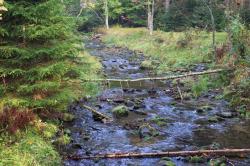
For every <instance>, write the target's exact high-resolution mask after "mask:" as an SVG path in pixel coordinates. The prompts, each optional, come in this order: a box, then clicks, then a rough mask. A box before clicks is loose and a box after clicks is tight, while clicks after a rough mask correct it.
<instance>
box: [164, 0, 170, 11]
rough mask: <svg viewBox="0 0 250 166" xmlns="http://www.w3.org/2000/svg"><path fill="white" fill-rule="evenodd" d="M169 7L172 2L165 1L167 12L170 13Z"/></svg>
mask: <svg viewBox="0 0 250 166" xmlns="http://www.w3.org/2000/svg"><path fill="white" fill-rule="evenodd" d="M169 6H170V0H165V9H166V11H168V9H169Z"/></svg>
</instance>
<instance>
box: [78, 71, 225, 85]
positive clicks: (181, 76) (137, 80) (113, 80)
mask: <svg viewBox="0 0 250 166" xmlns="http://www.w3.org/2000/svg"><path fill="white" fill-rule="evenodd" d="M223 71H227V70H226V69H216V70H207V71H202V72H190V73H186V74H180V75H174V76H165V77H148V78H137V79H88V80H86V79H84V80H82V81H85V82H87V81H88V82H98V81H105V82H110V81H111V82H139V81H147V80H171V79H178V78H184V77H190V76H198V75H205V74H213V73H219V72H223Z"/></svg>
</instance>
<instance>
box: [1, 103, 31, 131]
mask: <svg viewBox="0 0 250 166" xmlns="http://www.w3.org/2000/svg"><path fill="white" fill-rule="evenodd" d="M34 119H35V114H34V113H33V112H32V111H29V110H23V111H21V110H17V109H14V108H12V109H5V110H3V111H2V112H0V129H4V130H6V131H8V132H9V133H12V134H14V133H16V131H17V130H19V129H23V128H24V127H25V126H27V125H28V124H29V123H30V122H32V121H33V120H34Z"/></svg>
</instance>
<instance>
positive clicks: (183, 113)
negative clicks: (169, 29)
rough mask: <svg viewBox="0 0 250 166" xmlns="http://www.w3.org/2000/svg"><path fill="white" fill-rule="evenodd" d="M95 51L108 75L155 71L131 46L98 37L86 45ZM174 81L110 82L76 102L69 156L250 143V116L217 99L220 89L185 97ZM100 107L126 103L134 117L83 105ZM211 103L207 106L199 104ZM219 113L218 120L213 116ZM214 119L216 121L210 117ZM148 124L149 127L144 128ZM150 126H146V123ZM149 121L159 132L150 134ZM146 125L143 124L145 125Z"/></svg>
mask: <svg viewBox="0 0 250 166" xmlns="http://www.w3.org/2000/svg"><path fill="white" fill-rule="evenodd" d="M86 47H87V48H88V50H89V52H90V53H91V55H92V56H96V57H98V58H99V59H100V61H101V62H102V64H103V70H104V73H105V75H106V76H107V77H108V78H123V79H124V78H141V77H148V76H152V75H154V72H153V71H150V70H141V69H140V64H141V62H142V61H143V60H144V56H143V55H142V53H138V52H133V51H130V50H128V49H126V48H120V47H107V46H105V45H104V44H102V43H101V42H100V41H99V40H98V39H94V40H91V41H89V42H88V43H87V44H86ZM173 89H174V87H173V86H172V84H171V82H169V81H144V82H135V83H119V82H110V83H109V86H104V88H103V91H102V92H101V93H100V94H99V95H98V96H97V97H95V98H92V99H88V100H86V99H85V100H82V101H79V104H75V105H73V106H72V107H71V111H73V112H74V114H75V115H76V117H77V118H76V120H74V121H73V122H71V123H69V124H67V125H68V128H69V129H70V130H71V137H72V143H71V144H70V145H68V146H67V147H65V150H64V153H65V154H64V155H76V156H87V155H95V154H103V153H114V152H162V151H179V150H199V149H213V148H220V149H223V148H250V121H247V120H242V119H239V118H237V116H235V115H236V113H234V112H230V110H228V107H227V103H226V102H225V101H223V100H217V99H216V98H215V96H216V95H218V94H217V93H216V92H210V93H209V94H208V95H205V96H203V97H200V98H199V99H196V100H194V99H189V100H185V101H183V102H181V101H180V100H176V99H175V98H174V97H173V92H172V91H173ZM81 103H84V104H86V105H89V106H91V107H92V108H95V109H96V110H98V111H99V112H102V113H104V114H106V115H109V116H110V117H112V112H111V110H112V108H114V107H116V106H119V105H126V106H127V107H128V108H129V110H130V111H129V115H128V117H124V118H115V117H114V122H111V123H106V124H105V123H102V122H100V121H96V120H94V118H93V116H92V113H90V112H89V111H88V110H85V109H83V108H81V106H80V104H81ZM202 106H206V107H207V108H208V109H207V110H206V111H199V109H198V108H200V107H202ZM213 117H217V118H218V117H219V121H218V122H213V120H211V119H212V118H213ZM209 119H210V120H209ZM142 126H144V127H142ZM145 126H146V127H145ZM148 126H150V128H153V129H154V130H155V132H156V133H157V134H154V135H153V136H150V137H148V134H149V133H148V130H149V129H148V128H149V127H148ZM142 128H143V129H142ZM171 160H172V161H173V162H174V163H175V164H176V165H208V164H207V162H204V163H199V164H197V163H196V164H194V163H190V162H187V161H186V160H185V159H184V158H180V157H176V158H171ZM230 161H231V162H232V163H234V165H250V160H249V158H244V159H237V158H232V159H230ZM64 164H65V165H66V166H74V165H76V166H78V165H79V166H81V165H82V166H92V165H93V166H95V165H96V166H98V165H105V166H120V165H121V166H127V165H131V166H132V165H133V166H137V165H138V166H152V165H164V164H163V162H162V160H161V158H140V159H96V160H77V161H76V160H71V159H66V160H65V161H64Z"/></svg>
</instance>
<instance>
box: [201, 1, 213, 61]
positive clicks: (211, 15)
mask: <svg viewBox="0 0 250 166" xmlns="http://www.w3.org/2000/svg"><path fill="white" fill-rule="evenodd" d="M203 1H204V3H205V4H206V6H207V8H208V11H209V13H210V17H211V23H212V31H213V37H212V46H213V52H214V58H216V57H215V56H216V45H215V33H216V27H215V20H214V14H213V11H212V9H211V7H210V6H209V4H207V3H206V1H205V0H203Z"/></svg>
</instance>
